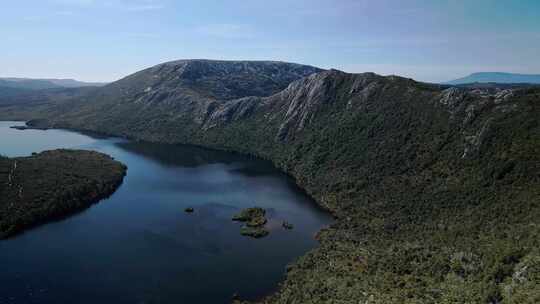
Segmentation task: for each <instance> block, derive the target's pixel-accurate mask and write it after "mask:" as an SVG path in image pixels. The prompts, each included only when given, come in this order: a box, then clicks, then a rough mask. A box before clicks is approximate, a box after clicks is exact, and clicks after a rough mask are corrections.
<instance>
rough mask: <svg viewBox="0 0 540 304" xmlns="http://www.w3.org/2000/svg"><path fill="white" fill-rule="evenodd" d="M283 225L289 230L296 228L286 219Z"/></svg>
mask: <svg viewBox="0 0 540 304" xmlns="http://www.w3.org/2000/svg"><path fill="white" fill-rule="evenodd" d="M281 226H282V227H283V228H285V229H287V230H291V229H293V228H294V226H293V224H291V223H289V222H286V221H283V223H281Z"/></svg>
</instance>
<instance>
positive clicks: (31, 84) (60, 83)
mask: <svg viewBox="0 0 540 304" xmlns="http://www.w3.org/2000/svg"><path fill="white" fill-rule="evenodd" d="M103 85H105V83H98V82H82V81H77V80H73V79H31V78H0V87H8V88H16V89H29V90H43V89H58V88H79V87H91V86H103Z"/></svg>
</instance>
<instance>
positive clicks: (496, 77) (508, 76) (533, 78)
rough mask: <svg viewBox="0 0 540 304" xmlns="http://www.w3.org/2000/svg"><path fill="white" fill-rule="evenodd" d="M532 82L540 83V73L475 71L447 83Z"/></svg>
mask: <svg viewBox="0 0 540 304" xmlns="http://www.w3.org/2000/svg"><path fill="white" fill-rule="evenodd" d="M490 82H491V83H532V84H540V75H533V74H513V73H500V72H482V73H473V74H471V75H469V76H467V77H463V78H459V79H456V80H452V81H448V82H446V84H451V85H458V84H469V83H490Z"/></svg>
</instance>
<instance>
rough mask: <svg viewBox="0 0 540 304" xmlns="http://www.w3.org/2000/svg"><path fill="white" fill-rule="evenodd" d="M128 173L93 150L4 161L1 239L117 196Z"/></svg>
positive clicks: (0, 196) (0, 160) (0, 164)
mask: <svg viewBox="0 0 540 304" xmlns="http://www.w3.org/2000/svg"><path fill="white" fill-rule="evenodd" d="M125 172H126V168H125V166H124V165H122V164H121V163H119V162H117V161H114V160H112V159H111V158H110V157H108V156H107V155H104V154H100V153H97V152H90V151H70V150H55V151H47V152H43V153H40V154H37V155H33V156H31V157H17V158H4V157H0V181H1V183H0V239H1V238H4V237H9V236H12V235H14V234H16V233H18V232H21V231H22V230H24V229H26V228H28V227H31V226H34V225H36V224H39V223H42V222H45V221H48V220H51V219H54V218H57V217H61V216H65V215H68V214H70V213H73V212H76V211H79V210H81V209H83V208H86V207H88V206H89V205H90V204H93V203H95V202H97V201H98V200H100V199H101V198H103V197H106V196H108V195H110V194H111V193H113V192H114V190H115V189H116V187H118V185H120V183H121V182H122V179H123V177H124V175H125Z"/></svg>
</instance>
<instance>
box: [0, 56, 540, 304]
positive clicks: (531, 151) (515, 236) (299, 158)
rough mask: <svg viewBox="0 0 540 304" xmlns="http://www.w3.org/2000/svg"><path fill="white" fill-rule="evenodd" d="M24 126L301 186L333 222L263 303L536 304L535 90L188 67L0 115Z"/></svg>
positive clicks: (539, 90) (299, 70)
mask: <svg viewBox="0 0 540 304" xmlns="http://www.w3.org/2000/svg"><path fill="white" fill-rule="evenodd" d="M13 117H18V118H26V119H35V120H33V121H30V122H29V124H30V125H34V126H37V127H57V128H71V129H77V130H91V131H97V132H101V133H106V134H111V135H118V136H125V137H129V138H133V139H138V140H146V141H155V142H164V143H175V144H176V143H180V144H195V145H201V146H206V147H211V148H216V149H223V150H229V151H237V152H242V153H247V154H252V155H256V156H259V157H262V158H265V159H269V160H271V161H272V162H273V163H274V164H275V165H276V166H277V167H279V168H281V169H282V170H283V171H285V172H287V173H288V174H290V175H291V176H293V177H294V178H295V179H296V182H297V183H298V185H300V186H301V187H303V188H304V189H305V190H306V192H307V193H309V194H310V195H311V196H312V197H313V198H315V199H316V201H317V202H318V203H319V204H320V205H321V206H322V207H324V208H326V209H328V210H329V211H330V212H332V213H333V214H334V215H335V217H336V221H335V223H334V224H333V225H332V226H330V227H328V228H326V229H324V230H322V231H321V232H320V233H319V234H318V235H317V239H318V240H319V241H320V246H319V247H318V248H316V249H314V250H312V251H311V252H309V253H307V254H306V255H305V256H303V257H301V258H299V259H298V260H297V261H296V262H294V263H293V264H291V265H290V266H288V267H287V278H286V280H285V282H283V284H282V285H281V286H280V288H279V290H278V291H277V292H276V293H275V294H273V295H270V296H269V297H268V298H266V299H263V300H262V302H264V303H330V302H333V303H334V302H335V303H353V302H354V303H356V302H362V303H363V302H369V303H526V302H527V301H528V300H530V299H533V302H535V300H534V299H538V298H539V297H540V290H539V289H538V286H537V283H536V282H538V280H540V251H539V249H538V248H540V240H539V238H538V235H540V200H539V197H540V175H539V174H538V172H540V153H539V151H540V123H539V121H538V117H540V87H530V86H527V87H524V88H511V89H500V88H497V87H490V88H486V89H483V88H457V87H450V88H448V87H445V86H440V85H430V84H425V83H419V82H416V81H414V80H411V79H406V78H401V77H397V76H387V77H383V76H379V75H376V74H373V73H363V74H348V73H344V72H341V71H337V70H326V71H323V70H320V69H317V68H313V67H307V66H301V65H294V64H286V63H266V62H221V61H218V62H216V61H178V62H172V63H166V64H162V65H158V66H156V67H153V68H150V69H147V70H144V71H141V72H139V73H136V74H134V75H131V76H128V77H126V78H124V79H122V80H120V81H118V82H115V83H112V84H109V85H107V86H105V87H103V88H98V89H96V90H93V91H91V92H89V93H88V94H86V95H84V96H82V97H80V96H79V97H74V98H71V99H65V100H63V101H54V100H53V101H50V102H49V103H47V104H44V105H43V106H42V107H40V108H38V109H36V108H23V109H19V108H17V107H14V108H9V111H0V118H2V119H10V118H13Z"/></svg>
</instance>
